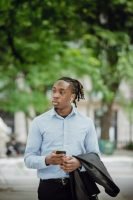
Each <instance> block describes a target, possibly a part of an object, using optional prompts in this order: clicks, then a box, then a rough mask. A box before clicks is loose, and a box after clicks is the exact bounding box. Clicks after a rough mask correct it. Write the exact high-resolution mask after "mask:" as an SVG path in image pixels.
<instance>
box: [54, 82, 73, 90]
mask: <svg viewBox="0 0 133 200" xmlns="http://www.w3.org/2000/svg"><path fill="white" fill-rule="evenodd" d="M54 87H55V88H60V89H68V88H69V87H70V83H68V82H66V81H63V80H59V81H57V82H56V83H54V85H53V88H54Z"/></svg>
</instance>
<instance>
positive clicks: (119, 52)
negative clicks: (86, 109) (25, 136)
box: [0, 0, 133, 112]
mask: <svg viewBox="0 0 133 200" xmlns="http://www.w3.org/2000/svg"><path fill="white" fill-rule="evenodd" d="M132 10H133V1H131V0H126V1H125V0H109V1H108V3H107V2H106V1H105V0H103V1H99V0H95V1H90V0H86V1H54V0H45V1H44V0H34V1H25V0H24V1H17V0H7V1H4V0H1V1H0V38H1V43H0V58H1V62H0V80H1V82H0V91H1V96H0V107H1V108H2V109H4V110H8V111H11V112H15V111H17V110H24V111H25V112H28V107H29V105H32V106H34V108H35V111H36V112H42V111H43V110H45V109H46V108H47V107H48V106H49V103H48V99H47V92H48V91H49V89H50V87H51V85H52V84H53V82H54V81H55V80H56V79H58V78H59V77H60V76H64V75H67V76H74V77H75V76H79V77H81V76H84V75H88V76H90V77H91V79H92V85H93V91H92V92H93V93H99V92H100V93H101V94H102V102H103V103H104V104H107V105H108V104H111V103H112V102H113V101H114V100H115V98H116V96H117V92H118V88H119V85H120V83H121V81H122V80H123V79H125V80H129V79H132V78H133V77H132V76H133V59H132V57H133V45H132V41H133V35H132V24H133V17H132ZM19 74H22V75H23V82H24V83H23V85H24V86H23V89H22V88H20V86H19V85H18V83H17V80H18V76H19Z"/></svg>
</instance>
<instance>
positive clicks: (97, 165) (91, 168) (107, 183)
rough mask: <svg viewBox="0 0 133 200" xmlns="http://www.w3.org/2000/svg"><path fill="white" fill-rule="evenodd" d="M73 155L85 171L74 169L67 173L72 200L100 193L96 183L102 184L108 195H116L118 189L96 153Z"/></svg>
mask: <svg viewBox="0 0 133 200" xmlns="http://www.w3.org/2000/svg"><path fill="white" fill-rule="evenodd" d="M74 157H75V158H77V159H78V160H79V161H80V162H81V164H82V166H84V168H85V169H86V172H80V170H75V171H73V172H71V173H70V174H69V175H70V182H71V190H72V195H73V199H74V200H88V199H91V196H93V195H94V194H98V193H100V190H99V189H98V187H97V185H96V183H98V184H100V185H101V186H103V187H104V188H105V192H106V193H107V194H108V195H110V196H112V197H115V196H117V194H118V193H119V192H120V189H119V188H118V187H117V185H116V184H115V183H114V181H113V179H112V178H111V176H110V174H109V172H108V171H107V169H106V167H105V166H104V164H103V162H102V161H101V160H100V157H99V156H98V155H97V154H96V153H87V154H82V155H78V156H74ZM89 197H90V198H89Z"/></svg>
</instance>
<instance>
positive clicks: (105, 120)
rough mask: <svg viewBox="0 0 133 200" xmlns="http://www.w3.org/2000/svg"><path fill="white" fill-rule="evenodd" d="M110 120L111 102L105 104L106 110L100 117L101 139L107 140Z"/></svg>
mask: <svg viewBox="0 0 133 200" xmlns="http://www.w3.org/2000/svg"><path fill="white" fill-rule="evenodd" d="M111 121H112V104H111V105H107V111H106V112H104V113H103V115H102V116H101V119H100V123H101V139H104V140H109V129H110V127H111Z"/></svg>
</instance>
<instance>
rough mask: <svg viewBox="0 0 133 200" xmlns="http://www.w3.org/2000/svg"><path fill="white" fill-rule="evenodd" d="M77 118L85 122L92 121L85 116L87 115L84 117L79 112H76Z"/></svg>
mask: <svg viewBox="0 0 133 200" xmlns="http://www.w3.org/2000/svg"><path fill="white" fill-rule="evenodd" d="M77 116H78V117H79V118H81V119H82V120H85V121H87V122H88V121H92V119H91V118H90V117H89V116H87V115H85V114H83V113H81V112H79V111H78V112H77Z"/></svg>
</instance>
